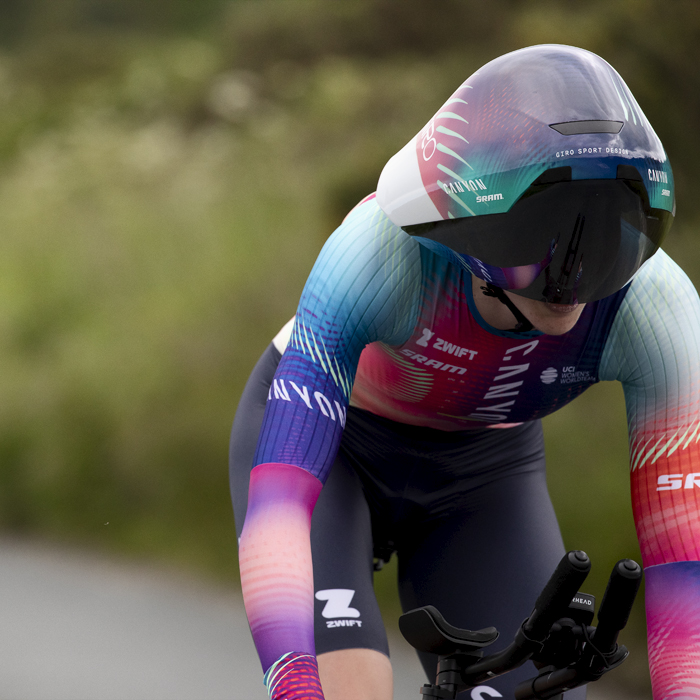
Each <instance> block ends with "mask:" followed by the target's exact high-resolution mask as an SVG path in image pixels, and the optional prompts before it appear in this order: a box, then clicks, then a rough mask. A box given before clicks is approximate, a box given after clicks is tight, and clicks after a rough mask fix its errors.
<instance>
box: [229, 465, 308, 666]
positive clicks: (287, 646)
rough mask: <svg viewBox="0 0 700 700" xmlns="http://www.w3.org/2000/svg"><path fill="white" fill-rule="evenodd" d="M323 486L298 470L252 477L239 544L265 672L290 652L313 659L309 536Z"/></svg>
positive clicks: (276, 468)
mask: <svg viewBox="0 0 700 700" xmlns="http://www.w3.org/2000/svg"><path fill="white" fill-rule="evenodd" d="M320 491H321V482H320V481H318V479H316V478H315V477H313V476H311V475H310V474H309V473H308V472H305V471H304V470H302V469H299V468H298V467H293V466H290V465H287V464H261V465H259V466H257V467H256V468H255V469H253V471H252V472H251V478H250V492H249V496H248V512H247V515H246V520H245V525H244V528H243V533H242V536H241V543H240V554H239V559H240V568H241V585H242V589H243V599H244V602H245V607H246V613H247V615H248V621H249V622H250V627H251V631H252V633H253V639H254V640H255V644H256V647H257V649H258V654H259V655H260V660H261V662H262V665H263V670H265V671H267V670H268V668H269V667H270V666H271V665H272V664H273V663H274V662H275V661H277V659H278V658H279V657H280V656H281V655H282V654H286V653H288V652H290V651H296V652H306V653H311V654H313V653H314V641H313V600H314V598H313V568H312V564H311V545H310V541H309V531H310V524H311V513H312V511H313V507H314V505H315V504H316V499H317V498H318V494H319V493H320Z"/></svg>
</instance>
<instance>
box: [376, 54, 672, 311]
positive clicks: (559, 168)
mask: <svg viewBox="0 0 700 700" xmlns="http://www.w3.org/2000/svg"><path fill="white" fill-rule="evenodd" d="M377 201H378V204H379V206H380V207H381V208H382V210H383V211H384V212H385V213H386V214H387V216H388V217H389V219H391V221H392V222H393V223H394V224H396V225H397V226H400V227H402V228H403V229H404V230H405V231H406V232H407V233H409V234H410V235H413V236H416V237H417V239H418V240H419V241H420V242H421V243H422V244H424V245H426V246H427V247H429V248H431V249H432V250H434V251H435V252H437V253H440V254H442V255H447V256H448V257H450V258H451V259H453V260H454V261H455V262H457V263H458V264H461V265H462V266H464V267H466V268H467V269H468V270H469V271H470V272H472V273H473V274H474V275H476V276H477V277H479V278H480V279H482V280H484V281H486V282H487V283H488V286H489V287H491V288H494V287H496V288H500V289H508V290H509V291H512V292H513V293H515V294H519V295H521V296H524V297H528V298H530V299H536V300H540V301H549V302H554V303H559V304H575V303H578V302H588V301H595V300H596V299H602V298H603V297H606V296H608V295H610V294H613V293H614V292H616V291H618V290H619V289H622V288H623V287H624V286H625V285H626V284H627V283H628V282H629V281H630V280H631V279H632V277H633V276H634V274H635V273H636V272H637V270H638V269H639V268H640V266H641V265H642V263H644V262H645V261H646V260H647V259H648V258H650V257H651V256H652V255H653V254H654V253H655V252H656V250H657V249H658V247H659V245H660V244H661V240H662V239H663V237H664V235H665V234H666V232H667V231H668V229H669V227H670V225H671V222H672V220H673V216H674V214H675V195H674V187H673V174H672V172H671V166H670V164H669V162H668V158H667V157H666V153H665V152H664V149H663V146H662V145H661V142H660V141H659V138H658V137H657V135H656V134H655V133H654V130H653V129H652V127H651V124H649V121H648V120H647V118H646V117H645V116H644V113H643V112H642V110H641V109H640V107H639V105H638V104H637V102H636V100H635V99H634V97H633V96H632V93H631V92H630V90H629V88H628V87H627V85H625V83H624V81H623V80H622V78H621V77H620V75H619V74H618V73H617V72H616V71H615V70H614V69H613V68H612V66H610V65H609V64H608V63H607V62H606V61H604V60H603V59H602V58H600V57H599V56H596V55H595V54H593V53H590V52H589V51H584V50H582V49H578V48H574V47H571V46H559V45H543V46H532V47H529V48H525V49H520V50H518V51H513V52H512V53H508V54H506V55H505V56H501V57H500V58H497V59H495V60H493V61H491V62H490V63H487V64H486V65H485V66H484V67H483V68H481V69H479V70H478V71H477V72H476V73H474V75H472V76H471V77H470V78H468V79H467V81H466V82H465V83H463V84H462V86H461V87H460V88H459V89H458V90H457V91H456V92H455V93H454V94H453V95H452V97H450V99H449V100H447V102H446V103H445V104H444V105H443V106H442V107H441V108H440V110H438V112H437V114H435V116H434V117H433V118H432V119H431V120H430V121H429V122H428V124H427V125H426V126H425V127H424V128H423V129H422V131H420V132H419V133H418V135H417V136H416V137H415V138H413V139H412V140H411V141H410V142H409V143H408V144H407V145H406V146H405V147H404V148H403V149H402V150H401V151H399V152H398V153H397V154H396V155H395V156H393V158H391V160H390V161H389V162H388V163H387V165H386V166H385V168H384V170H383V171H382V174H381V176H380V178H379V184H378V186H377ZM500 289H499V290H498V291H499V292H500ZM501 295H502V293H501Z"/></svg>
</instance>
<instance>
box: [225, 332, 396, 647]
mask: <svg viewBox="0 0 700 700" xmlns="http://www.w3.org/2000/svg"><path fill="white" fill-rule="evenodd" d="M280 359H281V355H280V353H279V351H278V350H277V349H276V348H275V347H274V345H270V346H269V347H268V348H267V350H266V351H265V352H264V353H263V355H262V357H261V358H260V360H259V361H258V363H257V365H256V366H255V369H254V370H253V372H252V374H251V376H250V378H249V380H248V383H247V384H246V387H245V390H244V391H243V395H242V396H241V400H240V402H239V405H238V410H237V411H236V418H235V420H234V423H233V429H232V431H231V444H230V452H229V471H230V480H231V496H232V499H233V508H234V514H235V519H236V529H237V531H238V536H239V537H240V534H241V531H242V530H243V522H244V520H245V513H246V508H247V504H248V486H249V482H250V470H251V468H252V466H253V460H254V458H255V449H256V447H257V441H258V434H259V433H260V427H261V425H262V421H263V415H264V413H265V405H266V403H267V396H268V392H269V389H270V385H271V383H272V379H273V377H274V374H275V370H276V369H277V365H278V364H279V361H280ZM349 420H352V418H349ZM311 555H312V560H313V567H314V590H315V592H316V600H315V606H314V610H315V615H314V618H315V623H314V624H315V638H316V652H317V653H318V654H322V653H324V652H327V651H336V650H338V649H349V648H366V649H375V650H377V651H380V652H382V653H384V654H387V655H388V653H389V648H388V643H387V640H386V633H385V631H384V625H383V623H382V618H381V615H380V613H379V607H378V605H377V601H376V598H375V596H374V589H373V587H372V575H373V544H372V528H371V518H370V513H369V508H368V506H367V502H366V500H365V497H364V493H363V491H362V486H361V484H360V480H359V479H358V477H357V475H356V474H355V472H354V470H353V469H352V467H350V466H349V465H348V464H347V462H346V461H344V460H343V459H341V458H337V459H336V461H335V463H334V465H333V467H332V469H331V471H330V475H329V477H328V480H327V481H326V483H325V485H324V487H323V489H321V494H320V496H319V498H318V502H317V503H316V507H315V509H314V513H313V516H312V520H311Z"/></svg>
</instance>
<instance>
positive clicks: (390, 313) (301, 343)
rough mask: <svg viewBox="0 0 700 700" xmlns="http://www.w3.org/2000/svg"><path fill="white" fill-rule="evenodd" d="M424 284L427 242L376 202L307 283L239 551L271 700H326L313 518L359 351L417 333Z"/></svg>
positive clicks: (267, 423) (330, 246)
mask: <svg viewBox="0 0 700 700" xmlns="http://www.w3.org/2000/svg"><path fill="white" fill-rule="evenodd" d="M420 279H421V267H420V255H419V253H418V244H417V243H416V242H415V241H414V240H412V239H410V238H409V237H408V236H407V235H406V234H404V233H403V232H401V231H400V230H398V229H396V227H394V226H393V225H392V224H391V223H390V222H389V221H388V220H387V219H386V217H385V216H384V215H383V214H382V213H381V211H380V210H379V208H378V207H377V206H376V203H375V202H374V201H369V202H367V203H366V204H364V205H363V206H361V207H360V208H359V209H358V210H356V211H355V212H353V214H352V215H351V216H349V217H348V219H346V221H345V222H344V223H343V225H342V226H341V228H340V229H339V230H338V231H336V233H335V234H334V235H333V236H332V237H331V238H330V239H329V241H328V243H327V244H326V245H325V246H324V249H323V251H322V252H321V254H320V256H319V259H318V260H317V262H316V264H315V266H314V269H313V271H312V273H311V275H310V277H309V280H308V281H307V284H306V286H305V288H304V292H303V294H302V298H301V301H300V303H299V307H298V310H297V314H296V318H295V323H294V328H293V330H292V335H291V338H290V341H289V344H288V345H287V349H286V351H285V353H284V355H283V357H282V360H281V362H280V364H279V367H278V369H277V372H276V374H275V379H274V382H273V385H272V387H271V389H270V394H269V396H268V403H267V408H266V411H265V417H264V420H263V426H262V430H261V434H260V439H259V442H258V450H257V453H256V457H255V465H256V466H255V467H254V469H253V471H252V474H251V481H250V490H249V497H248V498H249V505H248V511H247V515H246V520H245V524H244V528H243V533H242V536H241V543H240V554H239V557H240V568H241V581H242V586H243V596H244V602H245V606H246V612H247V614H248V619H249V622H250V626H251V631H252V633H253V638H254V641H255V644H256V647H257V649H258V653H259V655H260V658H261V662H262V665H263V669H264V670H265V671H266V683H267V685H268V690H269V691H270V693H271V696H272V697H274V698H292V697H304V698H307V697H308V698H315V697H322V695H320V693H321V691H320V686H319V683H318V675H317V669H316V666H315V658H314V653H315V651H314V640H313V603H314V599H313V572H312V567H311V550H310V543H309V529H310V520H311V513H312V511H313V508H314V505H315V502H316V499H317V497H318V495H319V492H320V490H321V485H322V483H323V482H324V481H325V478H326V475H327V473H328V470H329V469H330V467H331V465H332V463H333V460H334V458H335V455H336V452H337V449H338V444H339V441H340V437H341V434H342V429H343V426H344V423H345V416H346V410H347V406H348V402H349V398H350V392H351V389H352V384H353V380H354V374H355V370H356V367H357V363H358V361H359V357H360V353H361V352H362V349H363V348H364V347H365V345H366V344H367V343H370V342H373V341H375V340H384V341H386V342H389V343H400V342H404V341H405V340H406V338H408V336H409V335H410V334H411V332H412V331H413V326H414V325H415V318H416V314H417V311H418V298H419V294H420ZM294 693H296V695H295V694H294Z"/></svg>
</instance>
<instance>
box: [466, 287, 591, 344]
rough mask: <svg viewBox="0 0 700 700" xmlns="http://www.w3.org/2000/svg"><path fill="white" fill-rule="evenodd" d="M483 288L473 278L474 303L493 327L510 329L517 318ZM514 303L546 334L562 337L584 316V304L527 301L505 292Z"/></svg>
mask: <svg viewBox="0 0 700 700" xmlns="http://www.w3.org/2000/svg"><path fill="white" fill-rule="evenodd" d="M483 285H484V282H482V281H481V280H480V279H479V278H478V277H474V276H472V291H473V293H474V301H475V302H476V307H477V309H479V313H480V314H481V316H482V317H483V318H484V320H485V321H486V322H487V323H488V324H490V325H492V326H493V327H494V328H498V329H500V330H504V331H506V330H510V329H511V328H513V326H514V325H515V323H516V319H515V317H514V316H513V314H512V313H511V312H510V311H509V309H508V307H507V306H506V305H505V304H502V303H501V302H500V301H499V300H498V299H496V298H495V297H488V296H484V294H483V292H482V290H481V287H482V286H483ZM506 294H507V295H508V297H509V298H510V299H511V300H512V302H513V303H514V304H515V305H516V306H517V307H518V309H520V311H522V312H523V314H524V315H525V317H526V318H527V319H528V320H529V321H530V323H532V325H533V326H534V327H535V328H536V329H537V330H538V331H541V332H542V333H546V334H547V335H562V334H563V333H567V332H568V331H570V330H571V329H572V328H573V327H574V326H575V325H576V321H578V319H579V317H580V316H581V312H582V311H583V309H584V308H585V306H586V305H585V304H578V305H566V304H550V303H549V302H546V301H535V300H534V299H527V298H525V297H521V296H518V295H517V294H512V293H510V292H508V291H506Z"/></svg>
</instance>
